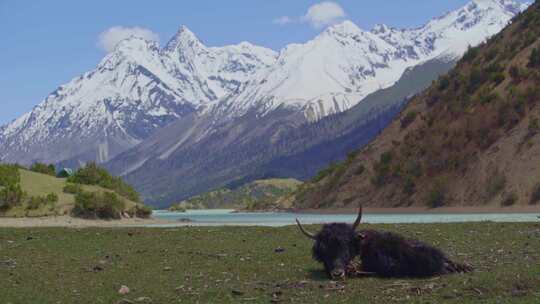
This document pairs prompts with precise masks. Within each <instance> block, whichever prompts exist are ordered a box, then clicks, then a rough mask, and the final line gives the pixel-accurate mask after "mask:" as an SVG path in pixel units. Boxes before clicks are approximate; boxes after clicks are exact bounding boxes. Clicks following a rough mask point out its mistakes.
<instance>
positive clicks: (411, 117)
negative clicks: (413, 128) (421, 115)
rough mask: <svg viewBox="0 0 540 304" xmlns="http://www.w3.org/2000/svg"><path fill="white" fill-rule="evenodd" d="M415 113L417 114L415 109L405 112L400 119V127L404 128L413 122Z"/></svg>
mask: <svg viewBox="0 0 540 304" xmlns="http://www.w3.org/2000/svg"><path fill="white" fill-rule="evenodd" d="M417 115H418V113H417V112H415V111H411V112H409V113H407V115H405V117H403V119H401V128H402V129H405V128H407V127H408V126H409V125H410V124H412V123H413V122H414V120H415V119H416V116H417Z"/></svg>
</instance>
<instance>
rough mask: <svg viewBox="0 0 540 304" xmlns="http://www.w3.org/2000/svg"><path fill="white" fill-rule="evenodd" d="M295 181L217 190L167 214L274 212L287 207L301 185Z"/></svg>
mask: <svg viewBox="0 0 540 304" xmlns="http://www.w3.org/2000/svg"><path fill="white" fill-rule="evenodd" d="M301 184H302V182H301V181H299V180H296V179H277V178H276V179H264V180H256V181H254V182H251V183H247V184H244V185H242V186H239V187H237V188H233V189H229V188H220V189H217V190H214V191H210V192H206V193H203V194H200V195H197V196H194V197H191V198H189V199H187V200H184V201H181V202H179V203H175V204H173V205H172V206H171V207H170V208H169V211H172V212H186V211H187V210H197V209H241V210H248V211H254V210H276V209H284V208H288V207H290V206H289V204H288V201H289V200H288V197H289V196H290V195H291V194H292V193H293V192H294V191H295V190H296V189H297V188H298V186H299V185H301Z"/></svg>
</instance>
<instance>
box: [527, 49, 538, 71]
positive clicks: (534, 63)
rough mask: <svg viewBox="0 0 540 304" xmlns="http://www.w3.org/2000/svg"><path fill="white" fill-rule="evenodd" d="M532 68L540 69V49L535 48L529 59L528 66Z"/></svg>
mask: <svg viewBox="0 0 540 304" xmlns="http://www.w3.org/2000/svg"><path fill="white" fill-rule="evenodd" d="M527 66H528V67H530V68H537V67H540V49H539V48H534V49H533V50H532V52H531V56H530V57H529V64H528V65H527Z"/></svg>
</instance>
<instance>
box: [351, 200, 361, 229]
mask: <svg viewBox="0 0 540 304" xmlns="http://www.w3.org/2000/svg"><path fill="white" fill-rule="evenodd" d="M360 221H362V206H360V208H359V209H358V217H357V218H356V221H354V224H353V225H352V227H353V230H356V228H358V225H360Z"/></svg>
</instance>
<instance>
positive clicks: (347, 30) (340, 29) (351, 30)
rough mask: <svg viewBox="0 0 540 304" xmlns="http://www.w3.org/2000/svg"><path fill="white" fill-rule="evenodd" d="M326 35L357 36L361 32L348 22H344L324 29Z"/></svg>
mask: <svg viewBox="0 0 540 304" xmlns="http://www.w3.org/2000/svg"><path fill="white" fill-rule="evenodd" d="M326 32H327V33H338V34H358V33H359V32H363V31H362V30H361V29H360V28H359V27H358V26H357V25H356V24H354V23H353V22H352V21H350V20H345V21H343V22H341V23H338V24H335V25H332V26H330V27H328V28H327V29H326Z"/></svg>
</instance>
